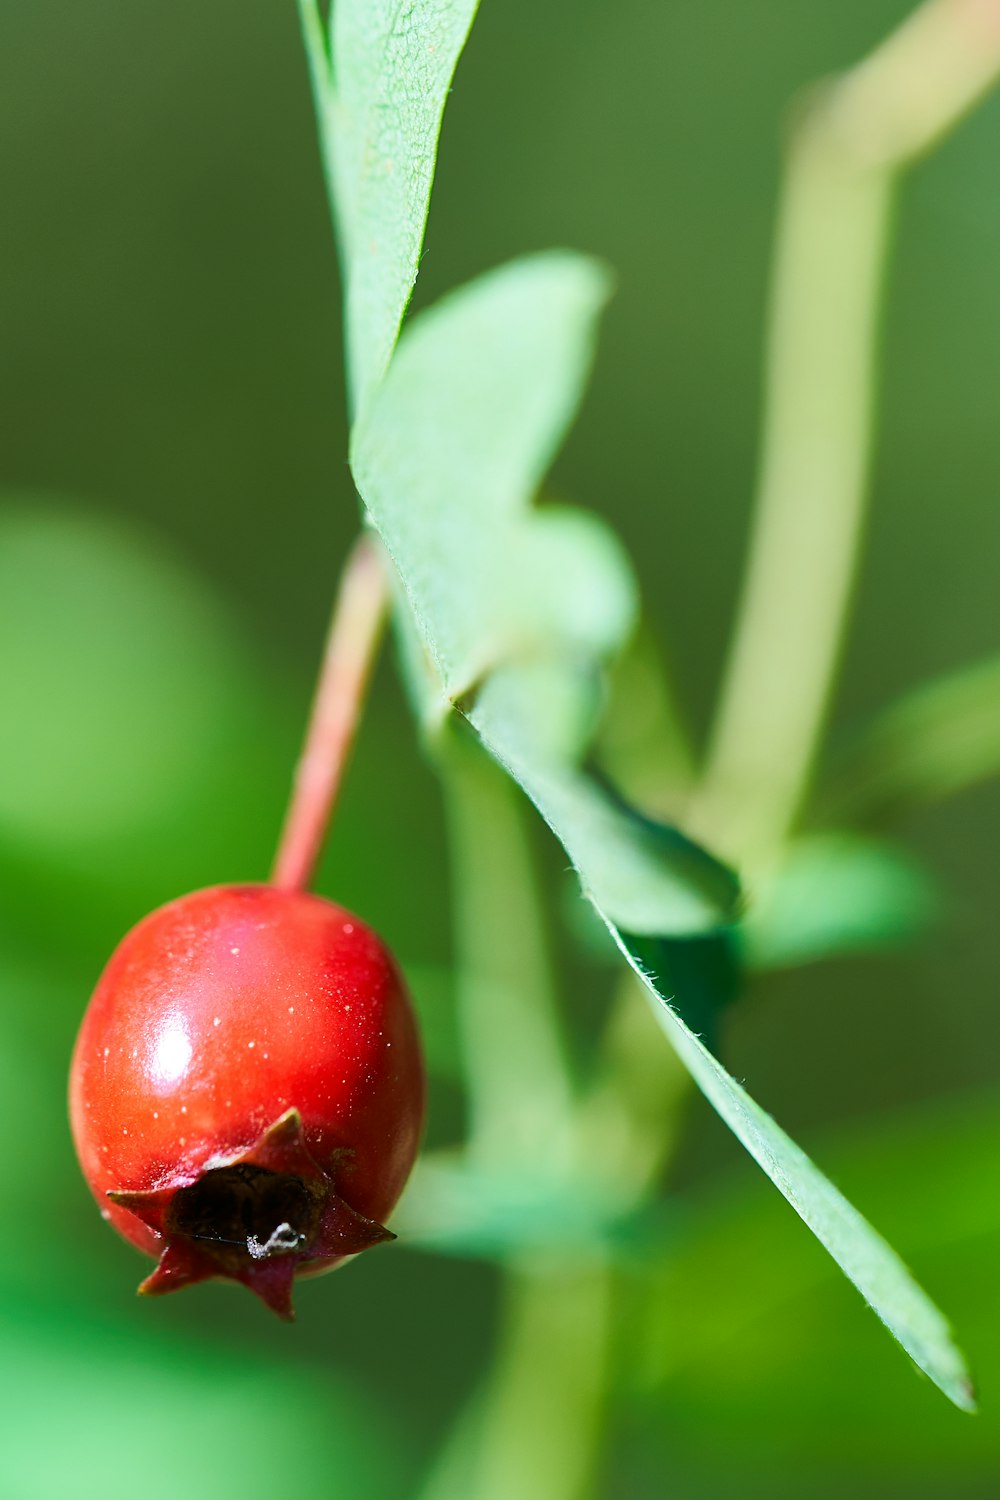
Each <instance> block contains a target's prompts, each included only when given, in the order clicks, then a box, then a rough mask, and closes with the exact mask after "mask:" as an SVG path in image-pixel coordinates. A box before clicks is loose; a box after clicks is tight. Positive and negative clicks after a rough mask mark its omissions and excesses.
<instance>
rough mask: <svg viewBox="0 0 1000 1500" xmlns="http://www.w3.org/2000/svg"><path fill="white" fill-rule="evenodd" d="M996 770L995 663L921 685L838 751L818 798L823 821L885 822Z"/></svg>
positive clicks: (999, 706)
mask: <svg viewBox="0 0 1000 1500" xmlns="http://www.w3.org/2000/svg"><path fill="white" fill-rule="evenodd" d="M998 772H1000V657H995V656H992V657H988V658H987V659H986V660H985V661H981V662H975V663H974V664H973V665H972V666H968V667H964V668H962V669H961V670H960V671H957V672H954V673H951V674H950V675H949V676H947V677H942V678H939V679H938V680H937V681H935V682H928V683H925V684H924V685H923V686H922V687H919V688H916V689H914V691H913V692H911V693H909V694H908V695H907V696H906V697H905V698H902V699H900V701H899V702H898V703H894V704H892V706H891V707H889V708H887V709H886V710H884V712H883V713H881V714H880V715H879V716H878V717H877V718H876V720H875V721H874V723H872V724H871V725H869V726H868V728H867V729H866V730H865V731H864V732H862V733H860V734H859V735H858V736H857V737H856V738H855V740H854V742H853V743H852V744H851V745H850V746H849V747H847V748H845V750H844V752H843V753H842V755H841V757H840V759H839V760H838V761H836V762H835V763H834V764H833V765H832V766H831V768H830V775H829V781H828V784H827V785H826V787H825V788H823V791H822V793H821V803H822V806H823V809H824V811H825V812H826V813H827V814H828V815H833V816H835V817H846V818H865V819H884V818H886V817H890V816H898V815H899V814H900V813H901V812H905V811H906V810H907V809H909V808H911V807H914V806H917V807H919V806H920V805H922V804H923V803H927V802H932V801H935V800H937V799H939V798H942V797H949V796H952V795H954V794H955V793H956V792H961V791H964V790H965V788H966V787H970V786H974V785H975V784H976V783H977V782H981V781H985V780H986V779H987V778H988V777H991V776H996V775H997V773H998Z"/></svg>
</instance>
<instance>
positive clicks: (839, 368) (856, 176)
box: [696, 0, 1000, 863]
mask: <svg viewBox="0 0 1000 1500" xmlns="http://www.w3.org/2000/svg"><path fill="white" fill-rule="evenodd" d="M998 71H1000V5H997V3H996V0H985V3H984V0H930V3H928V4H925V5H923V6H921V7H920V9H919V10H917V11H916V12H915V13H914V14H913V15H912V16H911V17H910V18H909V20H908V21H907V22H906V23H905V24H904V25H903V26H901V27H900V28H899V30H898V31H896V32H895V33H893V35H892V36H891V37H890V38H889V39H888V40H887V41H886V42H885V43H883V45H882V46H880V47H879V48H878V49H877V50H876V51H875V52H873V53H872V54H871V55H870V56H869V57H868V58H867V59H866V60H865V61H864V62H863V63H861V64H860V65H859V66H858V67H856V68H854V69H853V70H852V71H851V72H850V73H847V74H845V75H844V76H843V77H842V78H840V79H837V80H835V81H834V82H832V83H831V84H828V85H826V86H824V87H823V88H822V89H820V90H818V91H816V92H815V93H814V95H813V97H812V98H811V99H810V100H809V101H808V102H807V103H806V105H805V106H804V108H803V109H802V110H801V112H800V115H799V118H798V122H797V124H796V127H795V129H794V132H793V135H792V139H791V145H790V149H789V153H788V160H787V167H786V174H785V183H784V188H783V192H782V202H781V208H780V213H779V221H778V236H777V247H776V258H775V265H774V273H773V281H772V293H771V315H770V329H769V337H768V351H767V368H766V390H765V421H764V435H763V446H762V455H761V468H760V480H759V489H758V496H757V503H756V519H755V523H754V533H753V539H752V543H751V551H750V561H749V567H748V574H747V579H746V584H745V588H744V593H743V599H742V603H741V606H740V609H739V612H738V617H737V622H736V628H735V632H734V638H733V646H732V650H731V655H730V660H729V663H728V666H727V670H726V673H725V678H724V683H723V689H722V695H721V701H720V706H719V711H718V717H717V721H716V725H715V729H714V734H713V738H712V744H711V749H710V755H709V761H708V768H707V771H706V776H705V780H704V784H703V788H702V792H701V795H700V798H699V803H698V807H697V809H696V822H697V825H698V827H699V829H700V830H701V831H702V832H703V833H704V834H705V835H706V836H707V837H709V838H710V839H713V840H715V841H716V842H717V843H718V844H719V845H720V846H721V847H723V848H724V849H725V850H727V851H728V852H730V853H733V854H737V855H739V856H742V857H743V858H745V859H747V860H749V861H750V862H751V863H752V862H753V861H754V860H755V859H759V858H766V857H767V855H768V854H769V853H770V851H772V850H773V849H774V847H775V846H776V845H777V844H778V843H780V841H781V840H782V839H783V838H784V837H785V835H786V834H787V833H788V831H789V829H790V827H791V825H792V824H793V822H794V820H795V818H796V816H797V815H798V813H799V811H800V808H801V805H802V802H803V798H804V796H805V793H806V790H807V787H808V783H809V779H810V775H811V772H812V767H813V763H814V760H815V754H816V748H817V745H818V742H819V737H820V734H821V732H822V728H823V724H824V721H825V717H826V711H827V705H828V702H829V698H830V693H831V687H832V683H833V679H834V675H835V672H836V668H837V665H838V660H839V656H840V649H841V643H842V638H843V634H844V626H845V619H846V615H847V609H848V605H849V602H850V596H851V590H852V585H853V581H854V576H855V571H856V561H857V555H858V548H859V542H860V538H861V533H862V529H863V522H864V512H865V500H866V491H867V487H868V467H869V452H870V446H871V431H872V411H873V406H874V386H875V365H876V354H877V343H878V337H877V336H878V323H879V315H880V301H881V295H880V294H881V287H882V281H883V271H884V264H885V258H886V248H887V236H886V228H887V222H888V217H889V209H890V205H891V199H892V194H893V189H894V186H895V181H896V178H897V176H898V174H899V172H900V170H901V169H902V168H903V167H904V166H906V165H907V164H908V163H909V162H910V161H911V160H912V159H913V158H914V157H915V156H916V155H918V154H919V153H921V152H923V151H926V150H928V149H929V148H930V147H931V146H932V145H934V144H935V142H936V141H937V140H938V138H939V137H940V136H941V135H943V134H944V133H945V132H946V131H947V130H948V129H950V128H951V126H952V125H954V124H955V123H956V122H957V121H958V120H959V119H960V118H961V116H962V115H963V114H965V113H966V111H967V110H969V109H970V108H971V107H972V106H973V105H974V104H975V103H976V101H977V100H978V99H979V98H980V96H981V95H982V94H983V93H984V92H985V91H986V90H987V89H988V88H989V86H990V85H991V84H992V83H993V82H994V81H995V79H996V77H997V73H998Z"/></svg>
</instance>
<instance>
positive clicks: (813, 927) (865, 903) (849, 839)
mask: <svg viewBox="0 0 1000 1500" xmlns="http://www.w3.org/2000/svg"><path fill="white" fill-rule="evenodd" d="M935 905H936V903H935V898H934V891H933V887H932V884H931V881H930V879H929V878H928V876H927V875H925V873H924V872H923V870H921V869H920V867H919V866H918V865H916V864H915V863H914V862H913V860H912V859H910V858H908V857H907V856H906V855H905V854H904V853H902V852H901V851H900V850H898V849H894V848H893V847H892V845H891V844H884V843H878V842H876V841H875V840H874V839H864V838H860V837H859V836H858V835H857V834H848V833H826V834H814V835H812V836H810V837H808V838H803V839H798V840H796V842H795V843H793V844H791V845H789V847H788V849H787V850H786V852H785V857H784V859H783V861H782V863H781V864H780V865H779V866H778V868H777V869H776V870H775V871H774V872H773V874H772V875H771V876H770V878H769V879H767V880H766V881H765V882H764V883H763V884H762V885H761V886H760V888H759V889H758V890H757V891H755V893H754V902H753V905H752V906H751V908H750V910H749V911H748V913H747V918H746V921H745V923H744V924H743V936H744V940H745V952H746V958H747V961H748V963H750V964H751V965H753V966H754V967H756V968H778V967H782V966H786V965H791V964H804V963H811V962H813V961H814V960H816V959H821V958H830V957H833V956H834V955H836V954H841V953H864V952H868V951H871V950H873V949H880V948H889V947H894V946H899V945H901V944H904V943H907V942H911V941H912V940H913V939H914V938H915V937H917V936H918V935H919V933H920V932H922V931H923V930H924V928H925V927H926V926H927V925H928V923H929V922H930V920H931V919H932V917H933V914H934V910H935Z"/></svg>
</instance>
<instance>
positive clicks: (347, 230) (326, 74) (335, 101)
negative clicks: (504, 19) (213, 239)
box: [300, 0, 477, 409]
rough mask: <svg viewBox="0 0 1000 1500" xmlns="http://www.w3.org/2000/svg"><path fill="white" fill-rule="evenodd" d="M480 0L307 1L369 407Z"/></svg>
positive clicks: (353, 379) (351, 368) (411, 277)
mask: <svg viewBox="0 0 1000 1500" xmlns="http://www.w3.org/2000/svg"><path fill="white" fill-rule="evenodd" d="M476 4H477V0H425V3H423V4H418V5H414V4H412V3H411V0H337V3H336V4H335V5H334V6H333V17H332V25H331V27H330V34H329V37H327V36H326V35H325V32H324V27H323V24H322V21H321V19H320V6H319V4H318V3H317V0H300V9H301V11H302V14H303V21H304V32H305V39H306V46H307V49H308V51H309V55H310V60H311V63H312V69H313V83H314V88H315V91H316V103H317V111H318V114H319V120H320V129H321V132H322V136H323V146H324V150H325V153H326V155H327V159H328V163H329V166H330V169H331V183H332V185H333V189H334V200H335V205H336V224H337V229H338V233H339V236H340V241H341V250H342V255H343V265H344V281H345V289H346V296H345V304H346V321H347V366H348V373H349V377H350V383H351V389H352V391H353V395H354V403H355V406H356V407H357V408H359V409H360V408H361V407H362V406H363V405H364V402H365V400H366V398H367V397H368V395H369V393H370V392H371V390H372V389H373V387H374V386H375V385H376V383H377V382H378V380H379V378H380V377H381V376H382V375H383V374H384V372H385V368H386V366H387V365H388V363H389V357H390V355H391V354H392V350H393V346H394V344H395V342H396V337H397V335H398V333H399V325H400V323H401V321H402V317H403V313H404V312H405V310H406V304H407V303H408V302H409V300H410V293H411V292H412V290H413V283H414V282H415V281H416V279H417V266H418V264H419V260H420V250H421V246H422V244H423V237H424V225H425V223H426V220H427V205H428V202H429V200H430V192H431V183H432V181H433V179H434V162H435V158H436V156H437V141H438V132H439V130H440V128H441V115H442V112H443V110H444V104H445V99H446V97H447V93H448V87H449V85H450V83H451V76H452V73H453V72H454V69H455V64H456V62H457V61H458V56H459V53H460V52H461V50H462V47H463V45H464V43H465V38H466V36H467V35H468V31H469V27H470V26H471V25H472V18H473V16H474V15H475V13H476Z"/></svg>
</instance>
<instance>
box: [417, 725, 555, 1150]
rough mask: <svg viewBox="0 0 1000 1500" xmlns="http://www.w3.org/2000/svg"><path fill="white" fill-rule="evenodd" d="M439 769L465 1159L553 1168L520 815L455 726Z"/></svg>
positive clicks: (548, 1005) (542, 972) (540, 979)
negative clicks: (465, 1116)
mask: <svg viewBox="0 0 1000 1500" xmlns="http://www.w3.org/2000/svg"><path fill="white" fill-rule="evenodd" d="M442 764H443V769H444V786H445V801H446V807H447V815H448V827H449V839H450V846H451V855H452V879H453V890H454V894H453V907H454V917H455V944H456V960H457V963H456V970H457V976H458V979H457V985H458V1014H459V1030H460V1037H461V1043H462V1048H463V1053H464V1064H465V1077H466V1081H467V1087H468V1099H469V1116H470V1120H469V1150H470V1151H471V1153H472V1154H473V1155H474V1156H476V1157H478V1158H479V1159H480V1160H481V1161H482V1160H487V1159H488V1160H489V1161H490V1162H491V1163H493V1164H504V1163H507V1164H510V1163H511V1162H512V1161H517V1160H518V1159H520V1160H524V1161H528V1162H532V1161H535V1160H537V1158H538V1155H539V1153H540V1152H542V1153H544V1155H545V1157H546V1160H547V1161H548V1162H549V1163H550V1164H553V1165H555V1166H558V1163H559V1161H560V1159H565V1157H566V1155H567V1152H568V1150H569V1144H570V1130H571V1120H572V1107H573V1099H572V1090H571V1085H570V1079H569V1074H568V1070H567V1061H566V1050H565V1045H564V1040H563V1036H562V1029H561V1026H560V1022H559V1017H558V1014H557V1009H556V1003H555V997H554V994H553V980H552V972H551V966H550V962H549V954H548V951H547V945H546V942H545V937H544V930H543V919H542V915H541V912H542V900H541V892H540V890H539V883H538V879H537V875H536V872H535V867H534V860H533V859H532V855H531V849H530V845H529V842H528V834H527V828H526V809H525V807H524V805H523V801H522V798H521V796H520V794H519V792H518V791H517V788H516V787H515V786H514V785H513V783H512V782H511V781H510V779H509V778H508V777H507V776H506V775H505V774H504V772H503V771H501V770H500V769H499V767H498V766H497V765H496V764H495V763H494V762H493V761H492V760H490V759H489V757H488V756H487V755H486V754H485V752H484V751H483V750H482V749H481V748H480V747H479V746H478V744H476V743H475V742H474V741H473V740H472V738H471V736H468V735H466V734H465V733H464V732H463V731H462V729H461V727H460V726H457V725H454V724H450V725H448V726H446V727H445V728H444V730H443V731H442Z"/></svg>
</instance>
